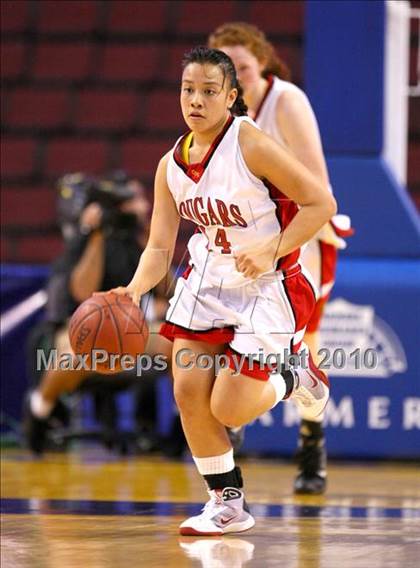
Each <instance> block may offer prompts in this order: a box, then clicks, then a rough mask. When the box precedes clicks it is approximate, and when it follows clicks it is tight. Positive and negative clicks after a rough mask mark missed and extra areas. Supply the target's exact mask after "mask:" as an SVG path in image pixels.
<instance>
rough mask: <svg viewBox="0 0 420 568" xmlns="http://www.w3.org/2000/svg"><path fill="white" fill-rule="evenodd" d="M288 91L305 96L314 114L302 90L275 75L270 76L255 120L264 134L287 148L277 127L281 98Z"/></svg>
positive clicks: (306, 99) (305, 97)
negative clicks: (278, 106)
mask: <svg viewBox="0 0 420 568" xmlns="http://www.w3.org/2000/svg"><path fill="white" fill-rule="evenodd" d="M286 91H295V92H299V93H300V94H301V95H303V97H304V100H305V101H306V102H307V104H308V108H309V109H310V111H311V112H313V111H312V107H311V105H310V103H309V100H308V98H307V96H306V95H305V93H304V92H303V91H302V90H301V89H299V87H296V85H293V83H289V82H288V81H282V80H281V79H279V78H278V77H275V76H274V75H270V76H269V78H268V86H267V91H266V93H265V95H264V98H263V100H262V101H261V103H260V106H259V108H258V110H257V112H256V115H255V119H254V120H255V122H256V123H257V124H258V126H259V127H260V128H261V130H262V131H263V132H265V133H266V134H269V135H270V136H271V137H272V138H274V140H276V141H277V142H279V143H280V144H282V145H283V146H286V143H285V140H284V138H283V136H282V134H281V132H280V129H279V127H278V125H277V117H276V114H277V102H278V100H279V97H280V96H281V95H282V94H283V93H284V92H286Z"/></svg>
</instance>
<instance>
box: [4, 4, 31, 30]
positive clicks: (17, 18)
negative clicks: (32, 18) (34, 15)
mask: <svg viewBox="0 0 420 568" xmlns="http://www.w3.org/2000/svg"><path fill="white" fill-rule="evenodd" d="M28 19H29V2H27V1H26V0H20V1H19V2H16V0H2V2H1V18H0V22H1V31H2V32H22V31H24V30H25V29H26V28H27V27H28Z"/></svg>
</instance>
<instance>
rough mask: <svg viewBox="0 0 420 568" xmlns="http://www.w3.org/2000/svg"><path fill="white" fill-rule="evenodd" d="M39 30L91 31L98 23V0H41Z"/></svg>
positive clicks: (57, 31) (56, 31)
mask: <svg viewBox="0 0 420 568" xmlns="http://www.w3.org/2000/svg"><path fill="white" fill-rule="evenodd" d="M36 4H37V8H38V31H40V32H52V33H59V32H77V33H81V32H90V31H92V30H93V29H94V28H95V27H96V25H97V23H98V8H99V7H100V2H98V1H96V0H89V1H88V2H86V1H85V0H60V1H59V2H57V0H39V1H38V2H37V3H36Z"/></svg>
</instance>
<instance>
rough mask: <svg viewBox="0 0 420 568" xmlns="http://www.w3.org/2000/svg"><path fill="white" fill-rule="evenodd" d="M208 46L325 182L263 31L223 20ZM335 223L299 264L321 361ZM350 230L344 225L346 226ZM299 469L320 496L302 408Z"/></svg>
mask: <svg viewBox="0 0 420 568" xmlns="http://www.w3.org/2000/svg"><path fill="white" fill-rule="evenodd" d="M209 45H210V47H213V48H218V49H221V50H222V51H224V52H225V53H226V54H227V55H229V57H230V58H231V59H232V61H233V63H234V65H235V68H236V72H237V76H238V80H239V83H240V84H241V87H242V88H243V91H244V100H245V103H246V105H247V107H248V116H250V117H252V118H253V119H254V121H255V122H256V123H257V124H258V126H259V127H260V128H261V129H262V130H263V131H264V132H266V133H267V134H269V135H270V136H272V137H273V138H274V139H275V140H276V141H277V142H279V143H280V144H281V145H282V146H284V147H285V148H287V149H288V150H289V151H290V152H291V153H292V154H293V155H294V156H295V157H296V158H297V159H298V160H299V161H300V162H302V164H304V165H305V166H306V167H307V168H308V169H309V170H310V171H311V172H312V173H313V174H314V175H315V176H317V178H318V179H319V180H320V181H321V182H322V183H323V184H324V185H328V184H329V180H328V172H327V167H326V164H325V159H324V156H323V152H322V144H321V139H320V135H319V130H318V125H317V122H316V118H315V116H314V113H313V110H312V108H311V105H310V103H309V101H308V99H307V97H306V95H305V94H304V93H303V91H301V90H300V89H299V88H298V87H296V85H293V84H292V83H291V82H290V81H289V80H288V79H289V76H290V73H289V70H288V69H287V67H286V65H285V64H284V63H283V62H282V61H281V60H280V59H279V58H278V57H277V55H276V53H275V50H274V47H273V45H272V44H270V43H269V42H268V40H267V39H266V37H265V35H264V34H263V32H261V31H260V30H259V29H258V28H256V27H255V26H252V25H250V24H247V23H242V22H232V23H226V24H223V25H222V26H220V27H219V28H217V29H216V31H215V32H214V33H213V34H211V36H210V38H209ZM335 219H336V223H333V222H330V223H328V224H326V225H325V226H324V227H323V228H322V229H321V230H320V231H319V232H318V234H317V235H316V236H315V238H313V239H312V240H311V241H310V242H309V243H307V244H306V245H305V246H304V247H303V250H302V254H301V258H300V260H301V263H302V264H303V265H304V266H305V268H307V269H308V270H309V271H310V273H311V275H312V278H313V281H314V282H315V285H316V288H317V293H318V299H317V302H316V305H315V308H314V311H313V313H312V315H311V318H310V320H309V322H308V324H307V326H306V333H305V338H304V341H305V343H306V344H307V345H308V347H309V349H310V351H311V353H312V355H313V357H314V360H315V361H316V362H317V363H319V360H318V351H319V333H318V331H319V325H320V321H321V316H322V312H323V308H324V306H325V303H326V302H327V299H328V297H329V294H330V291H331V289H332V287H333V284H334V279H335V268H336V262H337V248H343V247H345V242H344V241H343V239H342V237H343V236H347V234H350V231H347V230H343V229H339V228H338V227H337V224H338V223H339V222H340V221H341V222H343V221H344V223H346V222H347V221H348V219H345V218H344V216H341V215H340V216H336V217H335ZM345 229H348V227H345ZM301 419H302V422H301V428H300V438H299V452H298V461H299V471H298V475H297V477H296V479H295V483H294V490H295V492H296V493H308V494H319V493H323V492H324V491H325V488H326V451H325V438H324V432H323V428H322V420H323V416H322V415H320V416H318V417H317V419H316V421H314V420H310V419H308V416H307V415H306V413H305V412H304V411H303V412H301Z"/></svg>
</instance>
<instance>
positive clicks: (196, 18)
mask: <svg viewBox="0 0 420 568" xmlns="http://www.w3.org/2000/svg"><path fill="white" fill-rule="evenodd" d="M258 4H263V2H258ZM270 4H271V2H270ZM176 6H177V7H178V22H177V29H178V31H179V32H180V33H193V34H199V33H200V34H208V33H210V32H211V31H212V30H213V29H214V28H215V27H216V26H219V25H220V24H223V23H224V22H227V21H229V20H233V19H235V18H234V16H235V8H236V2H234V1H233V0H200V2H196V1H195V0H192V1H191V0H183V1H182V2H176Z"/></svg>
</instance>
